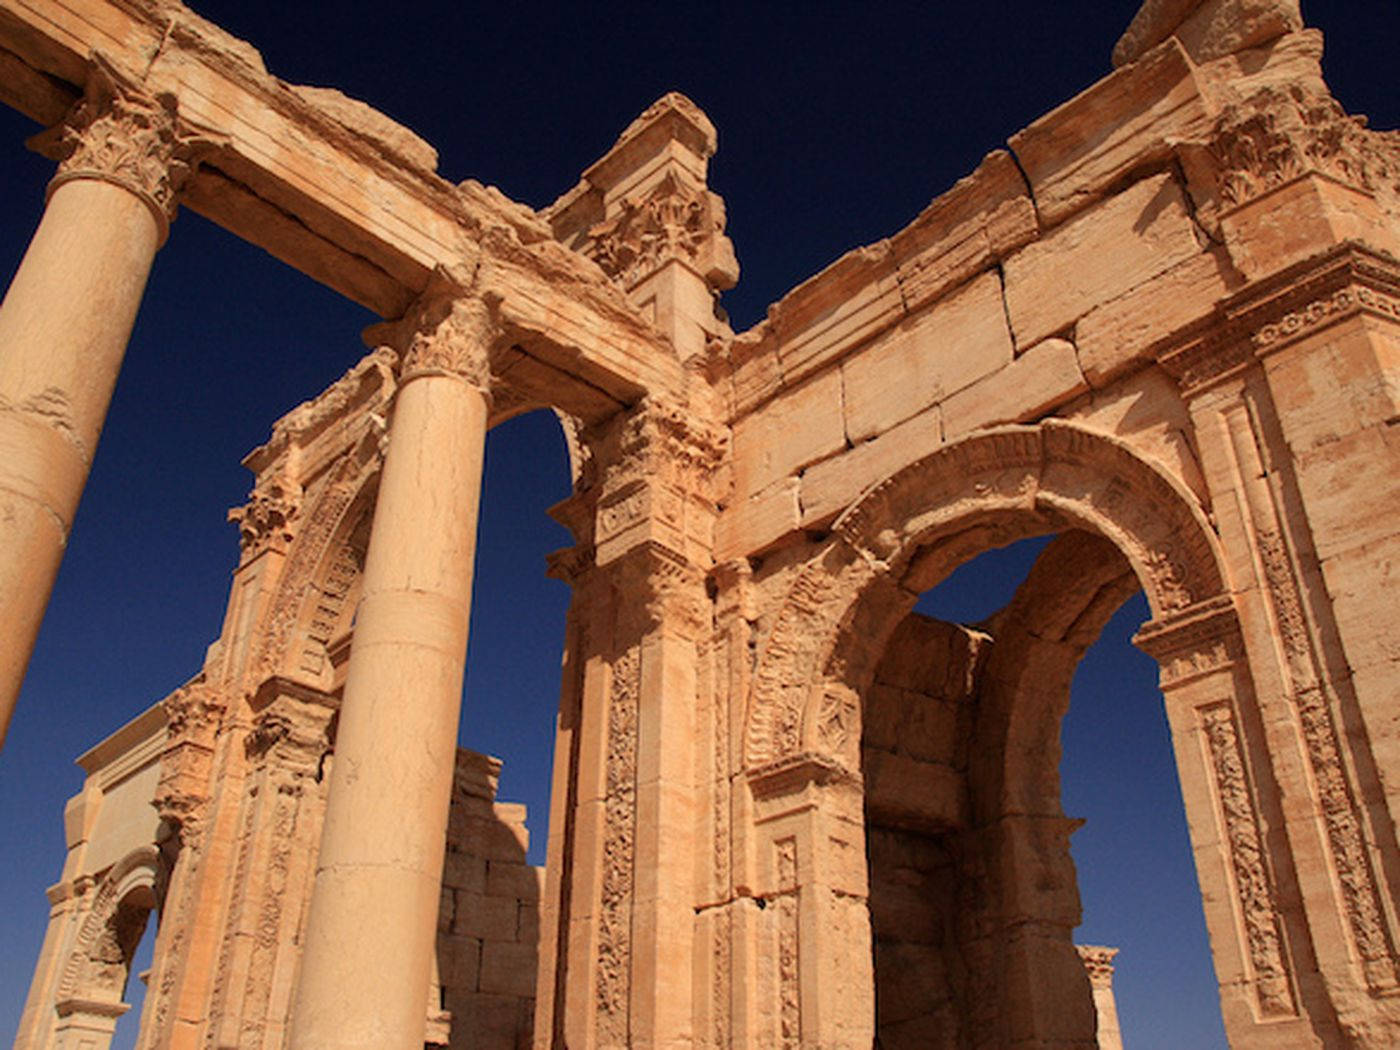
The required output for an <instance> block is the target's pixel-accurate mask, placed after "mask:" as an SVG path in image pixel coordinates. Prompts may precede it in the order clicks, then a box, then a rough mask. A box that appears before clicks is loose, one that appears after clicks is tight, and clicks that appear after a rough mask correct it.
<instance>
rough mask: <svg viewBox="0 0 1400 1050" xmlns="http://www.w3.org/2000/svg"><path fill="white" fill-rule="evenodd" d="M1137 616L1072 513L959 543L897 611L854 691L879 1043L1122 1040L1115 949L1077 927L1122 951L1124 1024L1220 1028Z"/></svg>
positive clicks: (1206, 1041)
mask: <svg viewBox="0 0 1400 1050" xmlns="http://www.w3.org/2000/svg"><path fill="white" fill-rule="evenodd" d="M1148 616H1149V613H1148V610H1147V606H1146V602H1145V600H1144V599H1143V597H1142V595H1141V591H1140V590H1139V586H1138V581H1137V579H1136V577H1135V576H1134V575H1133V574H1132V572H1131V570H1130V569H1129V568H1128V566H1127V563H1126V562H1125V561H1124V560H1123V559H1122V557H1121V556H1120V555H1119V554H1118V553H1117V552H1116V550H1115V549H1114V548H1113V547H1112V546H1111V545H1110V544H1107V543H1106V542H1105V541H1103V540H1101V539H1099V538H1097V537H1095V536H1093V535H1092V534H1089V533H1085V532H1082V531H1069V532H1065V533H1062V534H1061V535H1060V536H1059V537H1056V538H1052V537H1050V536H1042V537H1036V538H1034V539H1023V540H1020V541H1018V542H1015V543H1013V544H1011V545H1009V546H1006V547H1001V548H995V549H990V550H987V551H984V552H982V553H981V554H980V555H977V556H975V557H973V558H971V559H970V560H968V561H966V562H964V563H963V564H962V565H961V566H959V567H958V568H957V569H955V570H954V571H953V572H952V573H951V574H949V575H948V577H947V578H946V579H944V580H943V581H942V582H941V583H939V584H937V585H936V586H934V587H933V588H932V589H930V590H927V591H925V592H924V593H923V594H922V595H921V597H920V598H919V600H918V602H917V604H916V605H915V606H914V609H913V610H912V611H911V612H910V613H909V614H908V616H906V617H905V619H903V620H902V621H901V622H900V624H899V626H898V627H897V628H896V629H895V632H894V634H893V635H892V636H891V638H890V641H889V642H888V643H887V645H886V647H885V649H884V652H883V655H882V656H881V657H880V659H879V662H878V663H877V665H876V669H875V672H874V677H873V681H872V683H871V685H870V686H869V688H868V689H867V691H866V694H865V696H864V697H863V705H862V706H863V712H862V713H863V718H862V748H861V754H862V772H863V774H864V778H865V787H866V792H865V805H864V813H865V831H866V853H867V862H868V865H869V907H870V915H871V938H872V953H873V972H874V992H875V995H874V1007H875V1017H876V1038H877V1045H878V1046H880V1047H881V1048H882V1050H897V1048H905V1047H908V1048H913V1047H949V1048H953V1047H968V1046H983V1045H988V1046H990V1045H1001V1042H1000V1041H1001V1040H1008V1039H1011V1040H1014V1039H1019V1038H1024V1037H1026V1036H1027V1035H1029V1034H1032V1033H1039V1034H1040V1035H1042V1036H1044V1035H1046V1034H1049V1033H1053V1034H1054V1035H1055V1037H1057V1038H1060V1039H1065V1040H1070V1041H1075V1040H1077V1041H1078V1042H1079V1043H1082V1044H1084V1045H1086V1046H1092V1045H1094V1031H1095V1030H1094V1020H1095V1014H1097V1020H1098V1023H1099V1034H1098V1040H1099V1042H1098V1045H1099V1046H1102V1047H1117V1046H1121V1045H1122V1044H1121V1039H1120V1037H1119V1035H1118V1017H1117V1011H1116V1010H1115V1006H1114V999H1115V994H1116V995H1117V996H1118V997H1119V998H1122V997H1123V993H1124V988H1123V987H1122V986H1121V985H1120V987H1118V988H1115V986H1114V976H1113V968H1112V963H1111V962H1110V961H1109V960H1110V959H1111V955H1110V954H1107V953H1103V952H1086V951H1083V950H1081V951H1079V952H1071V951H1070V950H1069V949H1070V947H1071V946H1072V945H1081V946H1085V945H1095V946H1101V945H1108V946H1112V947H1113V948H1118V949H1127V955H1126V956H1125V957H1124V958H1121V959H1119V963H1120V965H1121V964H1123V963H1126V964H1127V972H1128V975H1129V976H1128V980H1127V984H1126V1003H1127V1008H1126V1010H1125V1015H1126V1017H1127V1019H1128V1021H1129V1022H1130V1025H1129V1031H1130V1033H1133V1034H1139V1033H1140V1034H1141V1035H1142V1036H1147V1037H1150V1033H1151V1031H1153V1029H1154V1027H1159V1025H1154V1022H1155V1021H1159V1019H1160V1018H1161V1016H1162V1014H1163V1012H1164V1011H1168V1010H1174V1011H1177V1013H1178V1014H1180V1013H1181V1012H1183V1011H1185V1012H1187V1013H1189V1014H1190V1016H1192V1017H1194V1018H1198V1019H1199V1020H1198V1021H1197V1030H1198V1032H1199V1033H1200V1035H1199V1045H1201V1046H1209V1045H1223V1043H1224V1035H1223V1028H1222V1025H1221V1020H1220V1011H1219V1002H1218V998H1217V995H1216V990H1215V986H1214V981H1213V978H1212V971H1211V961H1210V955H1209V947H1208V944H1207V943H1206V937H1205V929H1204V923H1203V919H1202V915H1201V909H1200V904H1199V900H1198V896H1197V888H1196V879H1195V872H1194V869H1193V867H1192V864H1191V852H1190V844H1189V842H1188V840H1187V834H1186V826H1185V821H1184V817H1183V810H1182V804H1181V796H1180V789H1179V786H1178V783H1177V778H1176V771H1175V767H1174V760H1173V757H1172V752H1171V740H1170V734H1169V733H1168V732H1167V726H1166V720H1165V715H1164V713H1163V711H1162V707H1161V697H1160V693H1159V692H1158V690H1157V683H1156V674H1155V667H1154V666H1153V664H1152V661H1151V659H1150V658H1148V657H1146V656H1145V654H1142V653H1141V652H1140V651H1138V650H1136V649H1135V648H1134V647H1133V646H1132V645H1131V641H1130V639H1131V636H1132V634H1133V633H1134V632H1135V631H1136V630H1137V628H1139V627H1140V626H1141V625H1142V623H1143V622H1144V621H1145V620H1146V619H1147V618H1148ZM1086 672H1087V673H1086ZM1071 680H1073V682H1074V685H1073V687H1072V686H1071ZM1062 730H1063V731H1062ZM1090 814H1092V817H1091V819H1089V820H1088V822H1087V826H1084V827H1081V826H1080V825H1081V824H1084V823H1085V819H1084V818H1086V817H1088V816H1090ZM1071 843H1073V845H1072V846H1071ZM1084 843H1088V845H1087V847H1084V845H1083V844H1084ZM1086 848H1087V851H1088V852H1087V853H1086V852H1085V850H1086ZM1086 857H1087V858H1091V859H1090V860H1089V861H1088V863H1087V864H1086ZM1086 875H1087V878H1086V877H1085V876H1086ZM1085 916H1087V917H1089V918H1090V920H1091V921H1089V922H1087V923H1085V924H1083V925H1081V918H1082V917H1085ZM1017 956H1020V957H1021V958H1022V959H1023V960H1024V962H1025V968H1024V970H1023V971H1022V972H1021V973H1019V974H1018V973H1017V972H1016V970H1015V968H1014V967H1007V966H1006V965H1005V963H1006V961H1007V960H1008V959H1015V958H1017ZM1091 961H1092V962H1093V963H1094V965H1089V963H1090V962H1091ZM1086 969H1087V973H1088V975H1089V978H1090V979H1089V981H1088V982H1086V981H1085V979H1084V977H1085V972H1086ZM1167 1000H1170V1001H1167ZM1095 1007H1097V1009H1095ZM1037 1013H1039V1014H1040V1015H1041V1016H1039V1017H1037V1016H1035V1015H1036V1014H1037ZM1018 1015H1019V1018H1018ZM1131 1022H1136V1024H1132V1023H1131ZM1018 1024H1019V1027H1018ZM989 1037H990V1042H988V1041H987V1040H988V1038H989ZM1133 1045H1147V1044H1144V1043H1142V1041H1141V1039H1138V1040H1136V1041H1134V1043H1133ZM1193 1045H1196V1044H1194V1043H1193Z"/></svg>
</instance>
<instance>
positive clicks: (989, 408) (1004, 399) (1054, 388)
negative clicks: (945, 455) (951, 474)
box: [943, 339, 1089, 441]
mask: <svg viewBox="0 0 1400 1050" xmlns="http://www.w3.org/2000/svg"><path fill="white" fill-rule="evenodd" d="M1088 389H1089V384H1088V383H1087V382H1085V380H1084V375H1083V373H1081V372H1080V371H1079V361H1078V358H1077V356H1076V354H1075V350H1074V346H1073V344H1071V343H1068V342H1066V341H1065V340H1063V339H1047V340H1045V342H1043V343H1039V344H1037V345H1036V346H1033V347H1031V348H1030V349H1029V350H1027V351H1026V352H1025V353H1024V354H1022V355H1021V356H1020V357H1018V358H1016V360H1015V361H1013V362H1012V363H1011V364H1009V365H1007V366H1006V367H1005V368H1003V369H1001V371H999V372H994V373H993V374H992V375H989V376H987V377H986V378H984V379H981V380H979V381H978V382H976V383H974V384H973V385H972V386H970V387H968V388H967V389H966V390H963V391H961V392H959V393H957V394H954V395H953V396H952V397H950V398H948V400H947V401H945V402H944V403H943V433H944V437H945V439H946V440H949V441H951V440H953V439H955V438H956V437H958V436H960V435H962V434H966V433H968V432H969V431H971V430H974V429H976V428H977V427H981V426H990V425H991V424H994V423H1016V422H1023V421H1025V420H1030V419H1035V418H1036V417H1037V416H1040V415H1043V414H1044V413H1046V412H1048V411H1049V410H1050V409H1052V408H1054V407H1055V406H1057V405H1062V404H1064V403H1065V402H1066V401H1069V400H1071V399H1073V398H1075V397H1077V396H1079V395H1080V394H1082V393H1084V392H1085V391H1086V390H1088Z"/></svg>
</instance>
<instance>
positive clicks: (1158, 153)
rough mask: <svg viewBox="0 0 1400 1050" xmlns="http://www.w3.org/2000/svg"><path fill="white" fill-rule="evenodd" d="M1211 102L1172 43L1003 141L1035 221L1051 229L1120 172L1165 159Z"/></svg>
mask: <svg viewBox="0 0 1400 1050" xmlns="http://www.w3.org/2000/svg"><path fill="white" fill-rule="evenodd" d="M1211 116H1212V113H1211V108H1210V105H1209V103H1208V101H1207V100H1206V99H1205V98H1204V97H1203V96H1202V94H1201V85H1200V83H1198V81H1197V76H1196V74H1195V71H1194V70H1193V69H1192V67H1191V63H1190V61H1189V59H1188V58H1187V57H1186V55H1185V54H1183V53H1182V51H1181V49H1180V48H1179V47H1177V46H1176V45H1174V44H1173V45H1167V46H1164V47H1161V48H1159V49H1158V50H1156V51H1154V52H1152V54H1151V55H1149V56H1148V57H1147V58H1146V59H1145V60H1144V61H1142V62H1141V63H1138V64H1135V65H1133V66H1130V67H1128V68H1127V69H1121V70H1119V71H1118V72H1116V73H1114V74H1113V75H1112V76H1109V77H1106V78H1105V79H1103V80H1101V81H1099V82H1098V83H1097V84H1095V85H1094V86H1093V87H1091V88H1088V89H1087V90H1085V91H1084V92H1083V93H1082V94H1080V95H1078V96H1077V97H1076V98H1074V99H1072V100H1070V101H1069V102H1066V103H1065V104H1064V105H1063V106H1061V107H1060V108H1059V109H1056V110H1054V111H1053V112H1051V113H1048V114H1046V115H1045V116H1043V117H1041V118H1040V119H1039V120H1037V121H1035V122H1034V123H1033V124H1031V125H1030V127H1028V128H1026V129H1025V130H1024V131H1021V132H1018V133H1017V134H1015V135H1013V136H1012V137H1011V139H1010V142H1009V145H1010V147H1011V150H1012V152H1013V153H1015V154H1016V159H1017V160H1018V161H1019V162H1020V164H1021V167H1022V169H1023V170H1024V171H1025V173H1026V177H1027V178H1028V179H1029V180H1030V184H1031V191H1032V193H1033V194H1034V197H1035V204H1036V210H1037V212H1038V213H1039V215H1040V222H1041V225H1042V226H1043V227H1045V228H1049V227H1053V226H1056V225H1059V224H1060V223H1062V222H1064V221H1065V220H1066V219H1068V218H1069V217H1070V216H1072V215H1073V214H1074V213H1075V212H1078V211H1080V210H1081V209H1083V208H1085V207H1087V206H1089V205H1090V204H1092V203H1094V202H1095V201H1097V200H1099V199H1100V198H1102V197H1104V196H1106V195H1107V194H1109V193H1110V192H1112V191H1113V189H1114V188H1115V187H1116V186H1117V185H1119V184H1120V183H1121V182H1122V181H1123V180H1124V178H1125V177H1127V176H1129V175H1130V174H1132V173H1134V172H1142V171H1143V170H1145V169H1147V168H1149V167H1154V166H1155V167H1160V168H1166V167H1168V166H1169V165H1170V162H1171V154H1172V144H1173V143H1174V142H1175V141H1178V140H1181V139H1187V140H1189V139H1192V138H1194V137H1195V136H1197V135H1199V134H1201V133H1203V132H1204V131H1205V130H1206V129H1207V128H1208V127H1209V126H1210V120H1211Z"/></svg>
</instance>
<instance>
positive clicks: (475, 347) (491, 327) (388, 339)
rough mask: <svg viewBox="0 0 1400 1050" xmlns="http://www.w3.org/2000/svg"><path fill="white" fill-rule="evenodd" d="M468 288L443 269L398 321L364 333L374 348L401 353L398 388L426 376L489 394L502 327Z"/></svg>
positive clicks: (490, 308) (489, 306)
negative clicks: (457, 381)
mask: <svg viewBox="0 0 1400 1050" xmlns="http://www.w3.org/2000/svg"><path fill="white" fill-rule="evenodd" d="M468 284H469V282H467V281H463V280H461V279H460V278H459V276H458V275H456V274H454V273H453V272H452V271H451V270H449V269H447V268H446V267H442V266H439V267H438V268H437V269H436V270H434V271H433V276H432V277H431V278H430V280H429V281H428V286H427V287H426V288H425V289H424V290H423V292H422V294H421V295H419V297H418V298H417V299H416V300H414V302H413V305H412V306H410V307H409V309H408V311H407V313H405V314H404V316H403V317H402V318H401V319H400V320H398V321H389V322H387V323H385V324H378V325H373V326H371V327H370V328H368V329H366V330H365V341H366V342H367V343H369V344H370V345H372V346H376V347H379V346H387V347H389V348H391V349H393V350H396V351H398V353H399V355H400V358H401V360H402V361H403V366H402V369H401V378H400V384H403V383H407V382H408V381H409V380H411V379H414V378H416V377H418V376H422V375H454V376H458V377H459V378H461V379H465V380H466V381H467V382H468V383H470V384H471V385H472V386H474V387H476V388H477V389H478V390H480V391H481V392H482V393H484V394H486V395H487V396H489V395H490V393H491V349H492V347H493V346H494V345H495V344H496V343H497V342H498V341H499V340H500V338H501V325H500V320H499V319H498V317H497V316H496V311H495V309H494V304H493V303H491V302H488V301H487V299H486V298H484V297H483V296H481V295H480V294H479V293H474V292H472V291H470V290H468Z"/></svg>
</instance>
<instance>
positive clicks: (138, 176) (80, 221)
mask: <svg viewBox="0 0 1400 1050" xmlns="http://www.w3.org/2000/svg"><path fill="white" fill-rule="evenodd" d="M36 145H38V146H39V148H40V149H41V150H42V151H43V152H45V153H47V154H48V155H50V156H53V157H54V158H55V159H58V160H60V161H61V163H60V165H59V169H58V174H57V175H56V176H55V177H54V179H53V181H52V182H51V183H50V184H49V193H48V205H47V207H46V208H45V210H44V216H43V219H42V220H41V221H40V223H39V229H38V231H37V232H36V233H35V234H34V240H33V241H32V242H31V244H30V245H29V249H28V251H26V252H25V255H24V260H23V261H22V262H21V263H20V267H19V271H18V272H17V273H16V274H15V278H14V281H13V283H11V285H10V288H9V291H8V292H7V293H6V294H5V299H4V302H3V304H0V745H3V743H4V736H5V730H6V728H7V727H8V725H9V722H10V714H11V712H12V711H13V710H14V703H15V697H16V696H17V695H18V693H19V688H20V683H21V682H22V681H23V679H24V672H25V668H26V667H27V666H28V664H29V655H30V653H31V652H32V651H33V648H34V640H35V637H36V636H37V635H38V633H39V623H40V621H41V620H42V619H43V616H44V609H45V607H46V606H47V605H48V600H49V592H50V590H51V589H52V588H53V581H54V577H55V575H57V573H58V565H59V561H60V560H61V559H62V557H63V548H64V546H65V544H66V543H67V541H68V531H69V528H70V527H71V525H72V522H73V515H74V512H75V511H76V510H77V507H78V499H79V497H80V496H81V495H82V492H83V485H84V483H85V482H86V480H87V473H88V468H89V467H90V466H91V464H92V455H93V451H94V449H95V447H96V445H97V436H98V434H99V432H100V431H101V430H102V423H103V420H104V419H105V418H106V415H107V403H108V402H109V401H110V400H111V397H112V388H113V386H114V385H115V384H116V379H117V370H118V368H119V367H120V366H121V360H122V355H123V354H124V353H125V351H126V342H127V338H128V337H129V336H130V334H131V326H132V323H133V322H134V321H135V319H136V309H137V306H138V305H139V304H140V301H141V294H142V292H143V291H144V290H145V287H146V277H147V275H148V274H149V272H150V268H151V261H152V260H153V259H154V257H155V253H156V249H158V248H159V247H160V245H161V244H162V243H163V242H164V240H165V236H166V233H167V231H168V229H169V226H170V221H171V219H172V218H174V214H175V207H176V203H175V200H176V193H177V191H178V189H179V187H180V184H181V183H182V182H183V181H184V179H185V178H186V177H187V175H188V173H189V171H190V168H189V163H188V161H189V157H190V155H191V153H192V151H193V150H194V149H195V146H196V140H195V139H193V138H192V137H190V136H188V135H187V134H185V133H184V131H182V129H181V127H180V126H179V125H178V123H177V121H176V116H175V102H174V100H173V99H172V98H169V97H164V98H161V99H152V98H149V97H148V96H146V95H144V94H142V93H141V91H140V90H139V89H138V88H137V87H136V85H135V84H134V82H133V81H131V80H130V79H128V78H127V77H125V76H124V75H123V74H121V73H119V72H118V71H117V70H116V69H115V68H114V67H112V66H111V65H110V64H108V63H106V62H104V61H103V60H101V59H100V58H95V59H94V65H93V69H92V72H91V73H90V74H89V77H88V85H87V93H86V95H85V96H84V97H83V99H82V100H81V101H80V102H79V103H78V104H77V105H76V106H75V107H74V109H73V111H72V112H71V113H70V115H69V117H68V119H67V121H66V122H65V123H64V124H63V125H61V126H59V127H57V128H55V129H53V130H52V131H50V132H46V133H45V134H44V135H42V136H40V138H39V139H38V140H37V141H36Z"/></svg>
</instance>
